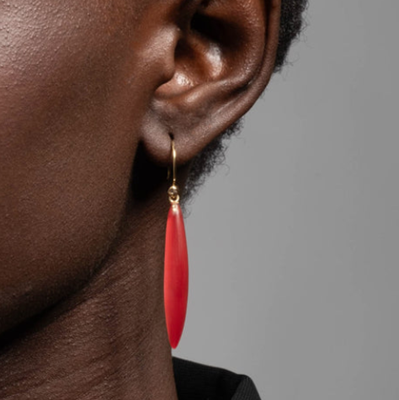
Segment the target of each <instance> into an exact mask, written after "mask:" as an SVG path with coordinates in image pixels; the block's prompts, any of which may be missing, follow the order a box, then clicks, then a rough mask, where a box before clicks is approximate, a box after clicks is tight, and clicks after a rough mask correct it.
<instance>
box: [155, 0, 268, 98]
mask: <svg viewBox="0 0 399 400" xmlns="http://www.w3.org/2000/svg"><path fill="white" fill-rule="evenodd" d="M262 1H264V0H262ZM214 3H215V2H211V1H210V2H207V3H205V4H204V3H203V4H202V5H201V6H200V7H199V8H198V10H197V12H196V13H195V14H194V15H193V16H192V18H191V20H190V22H189V24H187V25H186V27H185V29H184V30H183V34H182V37H181V38H180V39H179V41H178V42H177V45H176V49H175V55H174V57H175V74H174V76H173V78H172V79H171V80H170V81H169V82H167V83H165V84H163V85H162V86H160V87H159V88H158V90H157V92H156V94H157V95H158V96H160V97H161V98H165V97H169V96H175V95H178V94H181V93H183V92H185V91H187V90H189V89H190V88H193V87H196V86H197V85H199V84H203V83H209V82H212V81H216V80H221V79H223V78H227V77H228V75H229V74H231V73H232V72H233V71H237V70H238V69H240V70H241V71H243V64H249V63H250V60H252V59H253V47H248V43H249V42H250V40H249V39H250V37H249V36H251V33H252V34H253V31H252V29H255V28H256V27H255V26H253V25H252V23H250V25H252V26H248V25H247V24H243V23H240V22H237V21H236V20H235V19H236V18H235V15H234V7H233V6H232V7H231V8H230V11H231V13H230V14H228V13H226V12H225V7H226V6H223V7H222V8H221V9H220V11H219V12H217V9H218V6H217V5H213V4H214ZM248 22H249V21H248ZM262 22H264V21H262ZM258 32H259V31H258ZM262 33H263V35H264V31H263V32H261V34H262ZM263 35H262V36H263ZM262 36H260V38H261V37H262ZM251 53H252V54H251ZM244 68H245V67H244Z"/></svg>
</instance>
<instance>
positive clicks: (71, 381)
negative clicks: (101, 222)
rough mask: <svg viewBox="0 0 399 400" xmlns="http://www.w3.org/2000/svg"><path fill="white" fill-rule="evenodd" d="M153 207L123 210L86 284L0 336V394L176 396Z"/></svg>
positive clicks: (67, 398) (94, 398)
mask: <svg viewBox="0 0 399 400" xmlns="http://www.w3.org/2000/svg"><path fill="white" fill-rule="evenodd" d="M152 211H154V210H152ZM137 214H139V215H140V216H139V217H137ZM159 214H162V215H163V214H165V213H164V212H163V211H162V212H160V211H159V209H158V212H157V213H154V212H151V210H148V209H145V210H144V209H143V210H142V212H139V213H136V217H134V218H133V217H128V221H127V223H126V225H125V228H123V229H122V230H121V233H120V236H119V239H118V241H117V243H115V245H114V246H113V251H112V252H111V253H110V255H109V257H108V258H107V259H106V261H104V264H103V265H102V267H101V268H100V269H99V270H98V271H97V273H96V274H95V275H94V276H93V277H92V278H91V280H90V281H89V282H88V283H87V285H86V286H84V287H83V288H82V289H80V290H79V291H78V292H77V293H75V294H72V295H71V296H70V297H68V298H67V299H65V300H63V301H61V302H60V303H58V304H56V305H54V306H53V307H51V308H50V309H48V310H46V311H44V312H43V313H42V314H40V315H39V316H36V317H35V318H33V319H32V320H31V321H29V322H25V324H24V325H25V326H24V327H19V328H18V329H17V330H16V331H17V335H15V334H12V335H11V334H9V335H8V336H9V337H7V338H0V399H9V400H11V399H18V400H23V399H30V400H32V399H41V400H42V399H46V400H51V399H57V400H76V399H79V400H108V399H115V400H135V399H140V400H142V399H157V400H159V399H167V400H177V395H176V389H175V382H174V377H173V369H172V358H171V349H170V346H169V342H168V337H167V332H166V326H165V319H164V304H163V251H164V247H163V243H164V232H165V231H164V230H165V221H166V214H165V220H163V219H162V218H161V217H159ZM154 215H155V217H154ZM149 216H151V217H149ZM11 336H13V337H11Z"/></svg>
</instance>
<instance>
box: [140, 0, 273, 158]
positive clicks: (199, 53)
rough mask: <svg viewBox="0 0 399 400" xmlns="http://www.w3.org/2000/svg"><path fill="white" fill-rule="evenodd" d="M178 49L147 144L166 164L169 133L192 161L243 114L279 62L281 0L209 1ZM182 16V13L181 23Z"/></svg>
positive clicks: (157, 95)
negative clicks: (277, 55)
mask: <svg viewBox="0 0 399 400" xmlns="http://www.w3.org/2000/svg"><path fill="white" fill-rule="evenodd" d="M187 15H188V14H186V18H190V20H189V21H188V20H187V21H186V22H185V23H184V24H183V26H184V28H183V29H181V35H180V38H179V40H178V41H177V42H176V43H177V44H176V47H175V48H174V49H173V51H174V53H173V55H169V56H170V57H173V59H174V74H173V77H172V78H171V79H170V80H169V81H168V82H165V83H163V84H162V85H160V86H159V87H157V88H156V90H155V91H154V95H153V99H152V102H151V106H150V110H149V112H148V119H147V121H146V123H147V125H146V127H145V129H144V130H143V132H144V133H143V144H144V147H145V148H146V150H147V151H148V153H149V155H150V157H151V158H152V159H153V160H154V162H156V163H158V164H163V165H165V164H166V163H167V160H168V155H169V153H170V134H171V133H172V134H173V136H174V140H175V142H176V146H177V147H178V148H179V154H180V157H179V163H182V164H183V163H186V162H188V161H190V160H191V159H193V158H194V157H195V156H196V155H197V154H198V153H199V152H201V151H202V150H203V149H204V148H205V147H206V146H207V145H208V144H209V143H210V142H211V141H212V140H213V139H215V138H216V137H217V136H218V135H219V134H221V133H222V132H223V131H224V130H226V129H227V128H228V127H229V126H230V125H232V124H233V123H234V122H235V121H237V120H238V119H239V118H240V117H241V116H243V115H244V114H245V113H246V112H247V111H248V109H249V108H250V107H251V106H252V105H253V104H254V102H255V101H256V99H257V98H258V97H259V96H260V94H261V93H262V92H263V90H264V88H265V87H266V85H267V83H268V81H269V79H270V77H271V75H272V72H273V69H274V63H275V56H276V50H277V45H278V31H279V21H280V0H270V1H268V0H248V1H242V0H229V1H212V0H209V1H207V2H202V3H200V4H197V5H196V10H195V11H194V12H193V13H191V14H190V16H189V17H187ZM181 18H182V17H181V15H176V24H177V23H179V22H180V24H181Z"/></svg>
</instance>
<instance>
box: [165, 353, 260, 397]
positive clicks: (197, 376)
mask: <svg viewBox="0 0 399 400" xmlns="http://www.w3.org/2000/svg"><path fill="white" fill-rule="evenodd" d="M173 368H174V373H175V381H176V388H177V394H178V397H179V400H186V399H187V400H189V399H190V400H195V399H198V400H199V399H207V400H260V397H259V394H258V391H257V390H256V387H255V385H254V383H253V381H252V379H251V378H249V377H248V376H246V375H240V374H236V373H234V372H231V371H228V370H226V369H223V368H217V367H213V366H209V365H205V364H199V363H196V362H192V361H188V360H183V359H181V358H177V357H173Z"/></svg>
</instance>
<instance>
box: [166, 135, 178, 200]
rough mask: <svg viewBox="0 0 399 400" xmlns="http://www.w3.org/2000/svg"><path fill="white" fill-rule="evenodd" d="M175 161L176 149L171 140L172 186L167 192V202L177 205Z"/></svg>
mask: <svg viewBox="0 0 399 400" xmlns="http://www.w3.org/2000/svg"><path fill="white" fill-rule="evenodd" d="M176 159H177V153H176V147H175V142H174V140H173V139H172V174H173V175H172V186H171V187H170V188H169V190H168V194H169V201H170V203H171V204H178V203H179V200H180V196H179V188H178V187H177V185H176ZM169 176H170V168H169V169H168V179H169Z"/></svg>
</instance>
